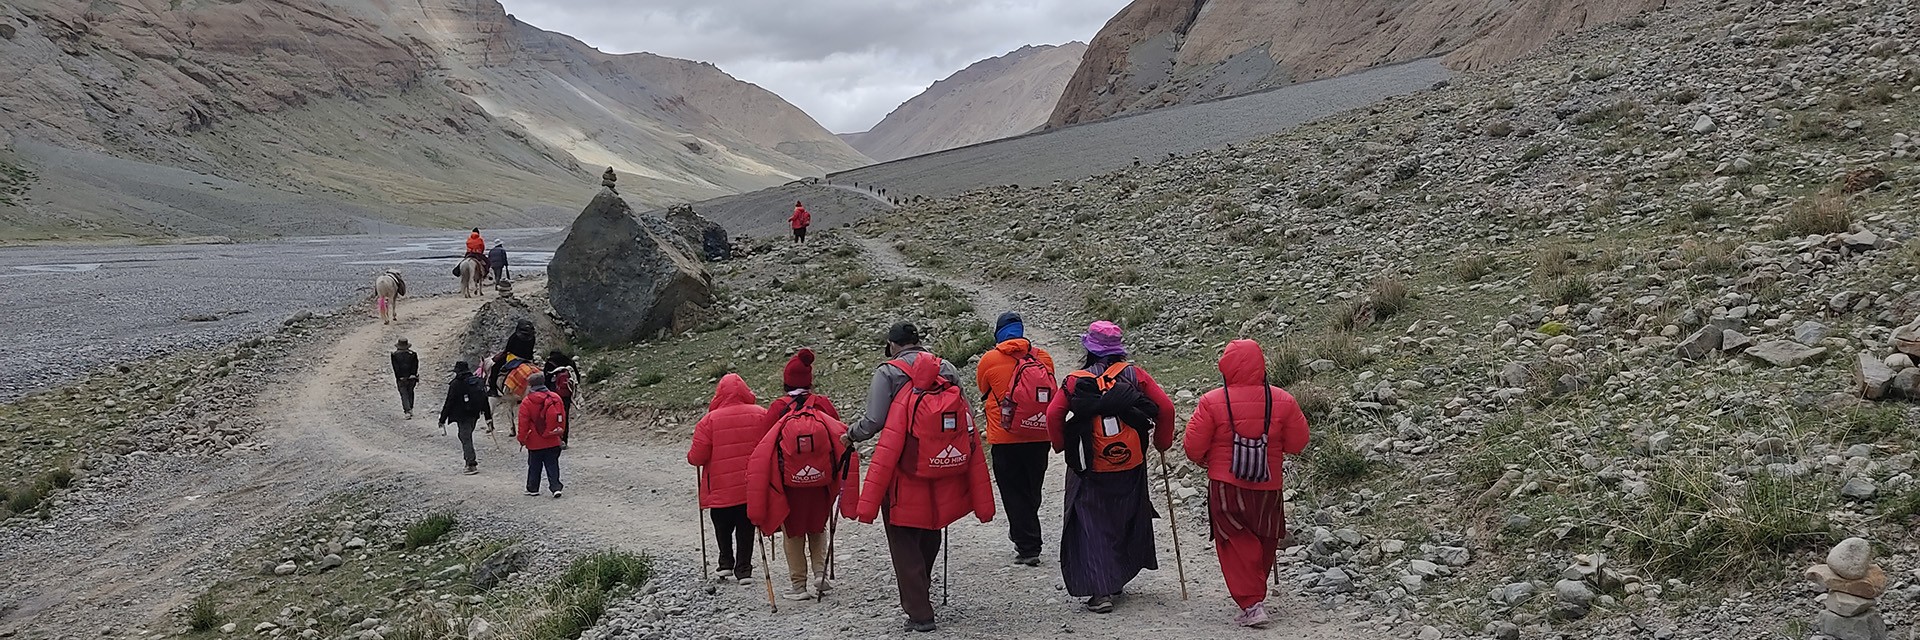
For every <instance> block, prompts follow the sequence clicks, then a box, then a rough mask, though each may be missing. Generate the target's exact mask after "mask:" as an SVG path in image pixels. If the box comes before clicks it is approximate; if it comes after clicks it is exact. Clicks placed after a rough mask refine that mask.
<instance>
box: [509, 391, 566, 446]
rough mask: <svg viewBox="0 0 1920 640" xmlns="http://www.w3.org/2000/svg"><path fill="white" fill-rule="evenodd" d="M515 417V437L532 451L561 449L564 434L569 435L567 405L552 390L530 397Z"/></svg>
mask: <svg viewBox="0 0 1920 640" xmlns="http://www.w3.org/2000/svg"><path fill="white" fill-rule="evenodd" d="M514 418H515V419H514V421H513V437H514V439H516V440H519V441H520V444H521V445H522V446H525V447H526V448H527V450H529V451H535V450H539V449H552V448H554V447H558V446H560V434H562V433H566V432H567V411H566V403H564V402H561V400H560V394H557V393H554V392H552V391H535V392H533V393H529V394H527V398H526V399H525V400H521V401H520V413H519V414H517V415H515V416H514Z"/></svg>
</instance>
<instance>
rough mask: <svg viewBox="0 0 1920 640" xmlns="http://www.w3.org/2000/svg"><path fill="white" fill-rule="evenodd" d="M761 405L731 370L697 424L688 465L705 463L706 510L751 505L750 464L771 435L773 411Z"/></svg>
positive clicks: (702, 477)
mask: <svg viewBox="0 0 1920 640" xmlns="http://www.w3.org/2000/svg"><path fill="white" fill-rule="evenodd" d="M758 403H759V400H757V399H755V398H754V397H753V390H752V389H749V388H747V381H746V380H743V379H741V378H740V375H739V374H734V373H729V374H727V375H726V377H723V378H721V379H720V384H719V386H717V387H715V388H714V390H713V401H712V402H709V403H707V415H705V416H701V418H700V422H699V423H698V424H695V425H693V446H692V447H691V448H689V449H687V464H691V465H693V466H696V467H700V508H702V509H720V508H725V507H737V506H740V505H743V504H746V503H747V464H748V463H749V462H750V461H751V460H752V459H753V448H754V447H755V446H757V445H759V444H760V438H761V437H762V436H765V435H766V434H767V421H766V418H767V415H766V414H767V410H766V409H763V408H761V407H760V405H759V404H758Z"/></svg>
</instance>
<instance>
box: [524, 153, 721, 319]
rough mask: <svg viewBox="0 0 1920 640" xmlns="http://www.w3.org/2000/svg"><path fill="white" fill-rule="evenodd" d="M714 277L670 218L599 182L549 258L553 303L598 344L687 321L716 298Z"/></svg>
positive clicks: (560, 312)
mask: <svg viewBox="0 0 1920 640" xmlns="http://www.w3.org/2000/svg"><path fill="white" fill-rule="evenodd" d="M712 283H713V279H712V276H710V275H708V274H707V270H706V268H705V267H703V266H702V265H701V263H700V258H698V257H697V253H696V251H695V249H694V248H693V246H692V244H691V243H689V242H687V241H686V239H685V238H683V237H681V236H680V235H679V234H678V233H677V232H676V231H675V229H674V227H673V225H672V224H671V223H669V222H668V221H667V220H665V219H664V218H660V217H657V216H646V217H642V216H638V215H635V214H634V211H633V208H632V207H630V206H628V205H627V201H626V200H623V199H621V198H620V196H619V194H616V193H614V192H613V191H612V190H611V189H601V190H600V194H599V195H597V196H594V198H593V203H592V204H589V205H587V209H586V210H585V211H582V212H580V217H579V218H576V219H574V221H573V228H572V229H571V230H570V231H568V233H567V239H566V241H564V242H561V243H560V249H559V250H558V251H555V252H554V254H553V261H552V262H551V263H549V264H548V265H547V293H548V295H549V297H550V298H551V299H552V301H553V309H554V311H555V312H557V313H559V314H560V317H561V318H564V319H565V320H566V321H567V322H568V323H569V324H571V325H572V326H573V329H574V337H575V338H576V339H578V340H579V341H580V342H582V343H584V344H588V345H594V346H609V345H618V344H625V343H629V342H634V341H636V340H640V339H642V338H645V337H647V336H650V335H653V334H654V333H656V332H658V331H660V330H662V329H670V330H680V329H682V328H684V327H683V326H681V325H683V324H685V323H687V322H690V321H691V318H694V317H697V315H698V313H697V312H698V311H699V310H700V309H702V308H704V307H706V306H707V305H710V304H712V303H713V291H712Z"/></svg>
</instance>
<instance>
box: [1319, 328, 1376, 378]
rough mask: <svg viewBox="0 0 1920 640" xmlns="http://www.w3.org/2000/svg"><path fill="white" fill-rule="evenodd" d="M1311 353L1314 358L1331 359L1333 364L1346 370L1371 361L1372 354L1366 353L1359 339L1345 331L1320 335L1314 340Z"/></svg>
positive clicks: (1365, 364) (1362, 365)
mask: <svg viewBox="0 0 1920 640" xmlns="http://www.w3.org/2000/svg"><path fill="white" fill-rule="evenodd" d="M1313 355H1314V357H1315V358H1324V359H1327V360H1332V361H1333V363H1334V364H1336V365H1339V366H1340V368H1342V369H1347V370H1353V369H1358V368H1360V367H1364V366H1367V365H1368V364H1370V363H1372V362H1373V356H1370V355H1367V351H1366V349H1365V348H1364V347H1362V346H1361V345H1360V339H1359V338H1355V337H1353V335H1351V334H1345V333H1336V334H1333V335H1327V336H1322V337H1321V338H1320V339H1319V340H1316V341H1314V346H1313Z"/></svg>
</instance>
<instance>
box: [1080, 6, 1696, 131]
mask: <svg viewBox="0 0 1920 640" xmlns="http://www.w3.org/2000/svg"><path fill="white" fill-rule="evenodd" d="M1666 4H1667V3H1666V2H1665V0H1624V1H1621V2H1598V1H1594V0H1571V1H1563V0H1517V1H1507V0H1500V1H1491V0H1405V1H1396V2H1382V1H1380V0H1331V1H1316V2H1283V1H1277V0H1135V1H1134V2H1133V3H1132V4H1130V5H1128V6H1127V7H1126V8H1125V9H1122V10H1121V11H1120V13H1119V14H1118V15H1115V16H1114V17H1113V19H1112V20H1111V21H1109V22H1107V25H1106V26H1105V27H1104V28H1102V29H1101V30H1100V33H1099V35H1097V36H1095V37H1094V39H1093V42H1092V44H1091V45H1090V46H1089V47H1088V49H1087V53H1086V57H1085V60H1084V62H1082V63H1081V65H1080V69H1079V70H1078V71H1076V72H1075V73H1074V77H1073V80H1072V82H1070V83H1069V84H1068V85H1067V89H1066V92H1065V93H1064V94H1063V95H1062V96H1061V98H1060V103H1059V104H1058V105H1057V106H1056V107H1055V108H1054V111H1053V114H1052V116H1051V118H1050V119H1049V120H1048V124H1049V125H1050V126H1061V125H1069V124H1074V123H1077V122H1086V121H1089V120H1098V119H1101V118H1106V117H1111V116H1114V115H1117V114H1122V113H1129V112H1134V111H1140V110H1144V109H1153V108H1157V107H1163V106H1167V105H1173V104H1186V103H1192V102H1199V101H1204V100H1210V99H1213V98H1219V97H1222V96H1230V95H1236V94H1240V93H1245V92H1248V91H1252V90H1256V89H1261V88H1265V87H1273V86H1279V85H1284V84H1288V83H1293V82H1300V81H1304V80H1313V79H1316V78H1325V77H1329V76H1335V75H1340V74H1343V73H1349V72H1352V71H1357V70H1360V69H1365V68H1368V67H1373V66H1378V65H1382V64H1391V63H1395V62H1405V61H1408V60H1415V59H1419V58H1425V57H1429V56H1435V55H1442V54H1445V55H1446V56H1447V60H1448V62H1449V64H1451V65H1453V66H1454V67H1456V68H1462V69H1480V68H1485V67H1487V66H1489V65H1492V64H1498V63H1501V62H1506V61H1509V60H1513V59H1515V58H1518V57H1520V56H1522V55H1525V54H1527V53H1528V52H1531V51H1534V50H1535V49H1537V48H1538V47H1539V46H1540V45H1541V44H1543V43H1545V42H1546V41H1547V40H1549V39H1551V38H1553V37H1555V36H1558V35H1562V34H1566V33H1573V32H1577V31H1579V30H1582V29H1586V28H1590V27H1593V26H1597V25H1602V24H1608V23H1611V22H1615V21H1618V20H1621V19H1624V18H1628V17H1630V16H1635V15H1638V14H1641V13H1643V12H1646V11H1649V10H1652V9H1656V8H1659V7H1663V6H1665V5H1666Z"/></svg>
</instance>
